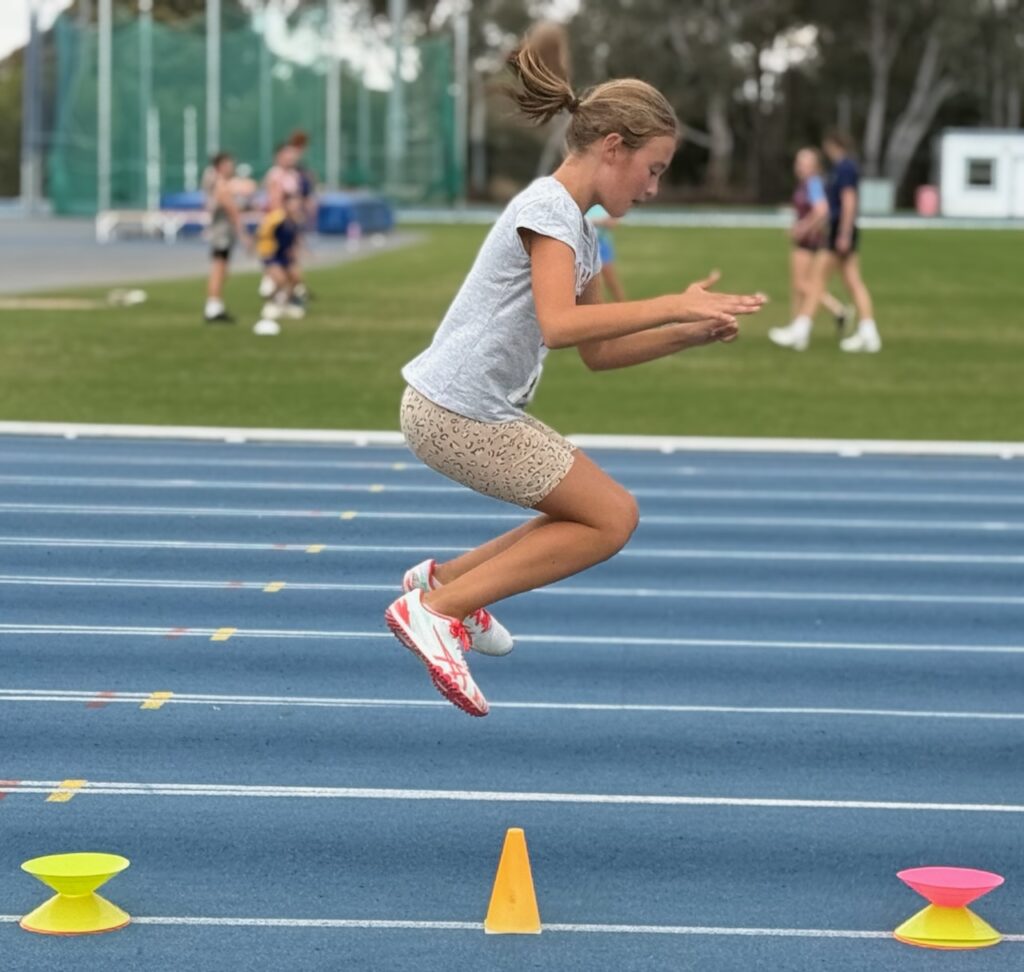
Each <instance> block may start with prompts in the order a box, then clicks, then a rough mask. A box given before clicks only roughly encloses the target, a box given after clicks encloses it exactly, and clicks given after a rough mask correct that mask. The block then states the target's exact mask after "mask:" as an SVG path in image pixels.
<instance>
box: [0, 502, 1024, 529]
mask: <svg viewBox="0 0 1024 972" xmlns="http://www.w3.org/2000/svg"><path fill="white" fill-rule="evenodd" d="M350 512H351V511H346V510H315V509H314V510H310V509H298V510H295V509H292V510H285V509H275V508H270V507H267V508H260V507H255V508H245V507H241V508H239V507H228V506H128V505H97V504H73V503H0V513H18V514H24V513H40V514H54V513H55V514H69V515H72V516H184V517H195V516H212V517H255V518H257V519H265V518H292V519H320V520H332V519H334V520H336V519H339V518H340V517H341V516H342V514H346V513H350ZM357 516H358V518H359V519H360V520H417V521H419V522H421V523H430V522H432V521H458V522H470V521H477V522H485V523H489V522H492V521H507V520H514V521H516V522H522V521H523V520H528V519H530V516H529V515H528V514H525V513H499V512H483V511H481V512H479V513H445V512H441V511H438V510H421V511H412V510H408V511H405V510H402V511H388V512H383V511H376V510H366V511H363V510H359V511H357ZM640 525H641V528H643V526H645V525H649V526H732V527H797V528H803V529H819V528H822V527H825V528H828V529H833V530H890V531H892V530H935V531H941V532H943V533H949V532H952V531H970V532H979V531H980V532H983V533H998V532H1006V531H1011V532H1020V531H1024V520H1022V521H1013V520H930V519H926V520H904V519H896V518H880V519H876V518H871V519H868V518H856V517H854V518H849V517H803V516H665V515H658V514H651V515H646V514H644V515H642V516H641V519H640Z"/></svg>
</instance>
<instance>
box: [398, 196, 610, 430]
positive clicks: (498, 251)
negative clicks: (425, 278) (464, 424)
mask: <svg viewBox="0 0 1024 972" xmlns="http://www.w3.org/2000/svg"><path fill="white" fill-rule="evenodd" d="M520 229H528V230H533V231H534V232H535V233H539V234H541V235H542V236H549V237H552V238H553V239H556V240H560V241H561V242H562V243H565V244H566V245H567V246H569V247H571V248H572V250H573V252H574V253H575V255H576V256H575V266H576V296H577V297H579V296H580V295H581V294H582V293H583V290H584V288H585V287H586V286H587V284H588V283H589V282H590V281H591V280H592V279H593V278H594V277H595V276H596V275H597V274H598V273H599V272H600V270H601V261H600V258H599V257H598V249H597V234H596V232H595V231H594V227H593V225H592V224H591V223H590V222H589V221H588V220H586V219H584V217H583V213H582V212H580V208H579V206H577V205H576V202H575V200H574V199H573V198H572V196H570V195H569V191H568V190H567V189H566V188H565V186H563V185H562V184H561V183H560V182H559V181H558V180H557V179H555V178H554V177H552V176H545V177H544V178H542V179H537V180H536V181H535V182H533V183H531V184H530V185H529V186H527V188H526V189H524V190H523V191H522V192H521V193H519V195H518V196H516V197H515V199H513V200H512V201H511V202H510V203H509V204H508V206H507V207H506V208H505V211H504V212H503V213H502V214H501V216H499V217H498V220H497V222H496V223H495V224H494V225H493V226H492V227H491V231H490V233H488V234H487V239H486V240H484V244H483V246H482V247H481V248H480V252H479V253H478V254H477V257H476V260H475V261H474V262H473V267H472V269H471V270H470V271H469V275H468V276H467V277H466V280H465V282H464V283H463V284H462V287H461V288H460V289H459V292H458V293H457V294H456V295H455V299H454V300H453V301H452V303H451V306H450V307H449V308H448V311H447V313H446V314H445V316H444V319H443V320H442V321H441V326H440V327H439V328H438V329H437V332H436V333H435V335H434V340H433V342H432V343H431V345H430V347H428V348H427V349H426V351H424V352H423V353H422V354H420V355H419V356H418V357H416V358H414V359H413V360H412V361H410V362H409V363H408V364H407V365H406V366H405V367H404V368H403V369H402V377H404V378H405V380H406V381H407V382H408V383H409V384H410V385H412V387H413V388H415V389H416V390H417V391H418V392H419V393H420V394H422V395H424V396H425V397H426V398H429V399H430V400H431V401H432V402H434V403H436V404H437V405H440V406H442V407H443V408H447V409H448V410H449V411H452V412H457V413H458V414H460V415H465V416H467V417H468V418H473V419H478V420H479V421H482V422H507V421H514V420H516V419H519V418H522V415H523V408H524V406H526V405H527V404H528V403H529V402H530V400H531V399H532V398H533V394H534V392H535V390H536V388H537V382H538V381H539V380H540V374H541V369H542V367H543V362H544V357H545V355H546V354H547V351H548V349H547V348H546V347H545V346H544V341H543V338H542V337H541V333H540V326H539V325H538V323H537V309H536V307H535V305H534V302H533V291H532V288H531V279H530V258H529V256H528V255H527V253H526V250H525V249H524V248H523V242H522V238H521V237H520V236H519V232H518V231H519V230H520Z"/></svg>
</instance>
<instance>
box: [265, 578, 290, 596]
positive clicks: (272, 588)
mask: <svg viewBox="0 0 1024 972" xmlns="http://www.w3.org/2000/svg"><path fill="white" fill-rule="evenodd" d="M284 585H285V582H284V581H271V582H270V583H269V584H267V586H266V587H264V588H263V593H264V594H276V593H277V592H278V591H283V590H284Z"/></svg>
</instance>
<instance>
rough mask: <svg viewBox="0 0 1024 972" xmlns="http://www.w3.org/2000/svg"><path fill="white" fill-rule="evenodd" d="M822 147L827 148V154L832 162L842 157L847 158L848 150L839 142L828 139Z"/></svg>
mask: <svg viewBox="0 0 1024 972" xmlns="http://www.w3.org/2000/svg"><path fill="white" fill-rule="evenodd" d="M822 148H823V149H824V150H825V154H826V155H827V156H828V158H829V161H830V162H838V161H839V160H840V159H844V158H846V152H845V151H844V150H843V147H842V145H840V144H839V143H838V142H832V141H829V140H826V141H825V144H824V145H822Z"/></svg>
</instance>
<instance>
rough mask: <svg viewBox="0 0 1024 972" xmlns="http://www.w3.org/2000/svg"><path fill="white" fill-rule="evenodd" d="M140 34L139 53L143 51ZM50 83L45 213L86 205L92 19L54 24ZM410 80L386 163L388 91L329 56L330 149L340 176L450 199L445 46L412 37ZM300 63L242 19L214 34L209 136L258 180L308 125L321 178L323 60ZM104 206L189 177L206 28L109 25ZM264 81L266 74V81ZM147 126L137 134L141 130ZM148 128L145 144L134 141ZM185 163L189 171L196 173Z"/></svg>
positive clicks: (120, 204) (197, 139)
mask: <svg viewBox="0 0 1024 972" xmlns="http://www.w3.org/2000/svg"><path fill="white" fill-rule="evenodd" d="M147 29H148V30H149V31H151V34H150V35H149V37H150V41H149V44H150V45H151V46H150V50H151V52H152V54H151V58H146V57H145V55H144V54H143V50H144V44H145V43H146V36H145V34H144V31H145V30H147ZM53 39H54V43H55V47H56V84H55V89H56V90H55V92H54V103H53V109H52V118H53V121H52V130H51V131H50V132H49V133H48V137H47V145H48V153H47V189H48V194H49V196H50V199H51V201H52V203H53V206H54V209H55V211H56V212H59V213H65V214H89V213H94V212H95V211H96V209H97V196H98V188H97V168H98V163H97V131H98V127H99V126H98V97H97V96H98V87H99V85H98V78H97V55H98V37H97V31H96V29H95V27H91V26H83V25H82V24H80V23H79V22H77V21H76V20H75V19H74V18H72V17H71V16H67V15H65V16H63V17H61V18H60V19H58V21H57V23H56V24H55V25H54V33H53ZM415 54H416V57H415V58H413V59H412V60H413V61H415V63H416V65H417V76H416V78H415V79H414V80H408V79H406V82H405V83H404V85H403V103H404V120H405V124H404V125H403V127H402V140H403V143H404V151H403V152H402V153H401V154H400V156H399V159H400V163H399V164H398V165H397V166H396V165H392V166H391V167H389V166H388V164H387V119H388V99H389V92H388V91H387V90H377V89H373V88H371V87H368V86H367V85H366V84H365V83H364V80H363V78H362V77H361V76H360V75H359V74H357V73H355V72H354V71H353V70H352V68H351V66H350V65H349V64H347V63H345V62H342V65H341V84H340V119H339V128H340V138H339V145H338V151H337V156H338V159H339V162H340V165H339V175H340V181H341V183H342V186H343V187H366V188H371V189H375V190H378V191H384V192H387V193H388V194H389V195H391V196H393V197H395V198H397V199H399V200H400V201H403V202H446V201H451V200H453V199H455V198H457V197H458V195H459V193H460V191H461V186H462V179H463V173H462V172H461V171H460V164H459V154H458V152H457V150H456V145H455V137H454V136H455V103H454V96H453V90H454V89H453V67H452V52H451V43H450V41H449V39H448V38H443V37H442V38H437V37H433V38H425V39H421V40H420V41H418V42H417V43H416V44H415ZM310 60H311V63H309V64H303V63H297V62H295V61H290V60H288V59H287V58H284V57H282V56H280V55H277V54H273V53H271V52H269V51H268V50H266V49H265V48H264V45H263V40H262V38H261V36H260V34H259V33H258V32H257V31H256V30H255V29H253V28H252V27H250V26H242V27H237V28H235V29H231V30H225V31H224V32H223V34H222V43H221V64H222V69H221V98H220V133H221V138H220V143H221V144H220V145H219V146H217V147H216V148H218V149H223V150H225V151H229V152H231V153H232V154H233V155H234V156H235V157H236V159H237V160H238V161H239V162H240V163H245V164H248V165H249V166H250V167H251V168H252V173H253V175H254V176H255V177H257V178H258V177H261V176H262V175H263V173H264V172H265V171H266V169H267V168H268V167H269V166H270V165H271V164H272V154H273V149H274V146H275V145H276V144H277V143H278V142H281V141H283V140H284V139H286V138H287V137H288V136H289V135H290V134H291V133H292V132H293V131H294V130H296V129H303V130H305V131H306V132H307V133H308V134H309V136H310V144H309V148H308V150H307V153H306V162H307V164H308V165H310V166H311V167H312V168H313V170H314V171H315V172H316V173H317V174H318V176H319V178H321V179H323V178H324V177H325V175H326V162H327V155H328V148H327V145H326V137H327V133H326V117H325V112H326V105H327V97H328V96H327V74H328V69H327V64H326V60H325V58H323V57H322V56H321V57H317V58H314V59H310ZM147 61H148V62H149V63H151V65H152V69H151V74H149V77H150V78H151V81H150V82H149V89H150V91H151V94H150V96H149V104H150V106H151V111H150V112H149V117H150V118H152V117H155V118H156V119H158V122H157V125H158V130H159V138H158V139H156V140H155V141H156V143H157V144H158V151H156V152H151V156H153V157H155V158H157V159H158V163H159V164H158V165H157V166H152V165H150V166H149V170H150V171H149V176H148V181H147V151H146V150H147V145H151V144H153V141H152V140H153V134H154V129H153V126H152V123H150V124H147V123H146V120H145V119H146V117H147V113H146V111H145V108H144V100H145V92H146V89H147V84H146V82H145V80H144V79H143V76H142V72H141V70H140V68H141V66H142V65H143V64H144V63H146V62H147ZM112 63H113V85H112V90H113V95H112V117H111V143H112V144H111V178H110V195H111V206H113V207H114V208H142V207H144V206H145V205H146V203H147V195H149V196H150V197H151V196H152V193H151V192H147V189H148V188H149V189H151V188H152V187H153V186H154V185H158V186H159V192H160V194H164V193H173V192H178V191H182V190H186V189H190V188H194V185H195V182H196V179H197V176H198V174H199V173H201V172H202V169H203V167H204V166H205V163H206V161H207V158H208V149H209V148H212V147H210V146H207V145H206V122H205V113H206V38H205V35H204V32H203V28H202V25H201V24H198V25H195V26H194V27H180V28H179V27H168V26H165V25H162V24H159V23H155V24H149V25H148V27H146V26H144V25H143V24H142V22H140V21H138V20H135V21H132V22H128V23H121V24H117V25H115V27H114V31H113V43H112ZM266 79H269V80H266ZM147 131H148V132H149V135H148V136H147ZM147 139H149V140H150V141H147ZM196 163H198V173H197V171H196Z"/></svg>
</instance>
